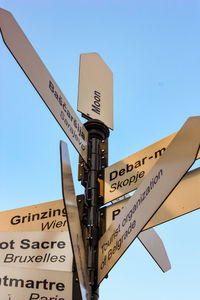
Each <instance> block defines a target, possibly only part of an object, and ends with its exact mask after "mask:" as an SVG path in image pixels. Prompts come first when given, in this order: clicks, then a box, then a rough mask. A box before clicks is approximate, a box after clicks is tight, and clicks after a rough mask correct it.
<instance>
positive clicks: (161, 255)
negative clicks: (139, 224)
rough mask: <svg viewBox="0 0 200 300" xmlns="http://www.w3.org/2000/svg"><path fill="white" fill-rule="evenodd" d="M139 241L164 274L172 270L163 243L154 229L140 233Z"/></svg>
mask: <svg viewBox="0 0 200 300" xmlns="http://www.w3.org/2000/svg"><path fill="white" fill-rule="evenodd" d="M138 239H139V240H140V242H141V243H142V245H143V246H144V247H145V248H146V250H147V251H148V252H149V254H150V255H151V256H152V258H153V259H154V261H155V262H156V263H157V264H158V266H159V267H160V268H161V270H162V271H163V272H167V271H169V270H170V269H171V264H170V261H169V258H168V256H167V252H166V250H165V246H164V244H163V241H162V240H161V238H160V237H159V235H158V234H157V233H156V231H155V230H154V229H153V228H151V229H149V230H145V231H142V232H140V234H139V235H138Z"/></svg>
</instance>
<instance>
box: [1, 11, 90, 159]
mask: <svg viewBox="0 0 200 300" xmlns="http://www.w3.org/2000/svg"><path fill="white" fill-rule="evenodd" d="M0 31H1V34H2V37H3V40H4V43H5V44H6V46H7V48H8V49H9V50H10V52H11V54H12V55H13V56H14V58H15V59H16V61H17V62H18V64H19V65H20V67H21V68H22V70H23V71H24V73H25V74H26V76H27V77H28V79H29V80H30V82H31V83H32V85H33V86H34V88H35V89H36V91H37V92H38V94H39V95H40V97H41V98H42V100H43V101H44V103H45V104H46V105H47V107H48V109H49V110H50V111H51V113H52V114H53V116H54V118H55V119H56V120H57V122H58V124H59V125H60V126H61V128H62V129H63V130H64V132H65V134H66V135H67V137H68V138H69V139H70V141H71V142H72V144H73V145H74V147H75V148H76V150H77V151H78V152H79V154H80V155H81V156H82V158H83V159H84V160H85V161H87V140H88V133H87V130H86V128H85V127H84V125H83V124H82V123H81V121H80V120H79V118H78V116H77V115H76V113H75V111H74V110H73V108H72V107H71V105H70V104H69V102H68V101H67V99H66V98H65V96H64V94H63V93H62V91H61V90H60V88H59V87H58V85H57V84H56V82H55V81H54V79H53V77H52V76H51V74H50V73H49V71H48V70H47V68H46V67H45V65H44V64H43V62H42V60H41V59H40V57H39V56H38V54H37V53H36V51H35V50H34V48H33V47H32V45H31V43H30V42H29V40H28V39H27V37H26V36H25V34H24V32H23V31H22V30H21V28H20V26H19V25H18V23H17V22H16V21H15V19H14V17H13V16H12V14H11V13H10V12H8V11H6V10H4V9H2V8H0Z"/></svg>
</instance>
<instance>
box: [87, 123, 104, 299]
mask: <svg viewBox="0 0 200 300" xmlns="http://www.w3.org/2000/svg"><path fill="white" fill-rule="evenodd" d="M85 127H86V129H87V130H88V137H89V138H88V158H87V169H85V172H84V173H85V176H86V177H85V179H86V180H85V181H84V182H85V196H86V205H87V207H88V215H87V231H88V237H87V238H88V257H87V259H88V271H89V280H90V285H91V287H92V299H93V300H97V299H98V298H99V293H98V284H97V277H98V276H97V270H98V240H99V238H100V217H99V207H100V205H102V203H101V196H100V187H99V182H98V178H101V176H102V171H103V169H104V168H105V161H103V162H102V155H101V148H100V146H101V142H102V141H103V140H105V139H106V138H107V137H108V136H109V129H108V127H107V126H106V125H104V123H102V122H101V121H99V120H95V119H92V120H89V121H88V122H87V123H86V124H85ZM82 182H83V181H82Z"/></svg>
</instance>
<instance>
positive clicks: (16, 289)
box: [0, 266, 73, 300]
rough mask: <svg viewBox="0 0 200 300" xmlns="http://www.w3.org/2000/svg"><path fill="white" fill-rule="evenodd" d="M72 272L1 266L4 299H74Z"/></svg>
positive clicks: (1, 288)
mask: <svg viewBox="0 0 200 300" xmlns="http://www.w3.org/2000/svg"><path fill="white" fill-rule="evenodd" d="M72 284H73V273H72V272H59V271H50V270H35V269H25V268H10V267H4V266H1V267H0V295H1V296H0V297H1V299H2V300H36V299H37V300H72V299H73V298H72Z"/></svg>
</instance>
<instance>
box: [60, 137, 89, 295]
mask: <svg viewBox="0 0 200 300" xmlns="http://www.w3.org/2000/svg"><path fill="white" fill-rule="evenodd" d="M60 155H61V170H62V189H63V199H64V204H65V207H66V212H67V223H68V227H69V232H70V238H71V243H72V249H73V253H74V258H75V262H76V268H77V273H78V278H79V285H80V290H81V295H82V299H83V300H90V297H91V296H90V293H91V292H90V286H89V278H88V271H87V264H86V254H85V249H84V244H83V238H82V230H81V225H80V219H79V211H78V206H77V201H76V196H75V192H74V184H73V179H72V173H71V166H70V160H69V152H68V147H67V144H66V143H64V142H62V141H61V143H60Z"/></svg>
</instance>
